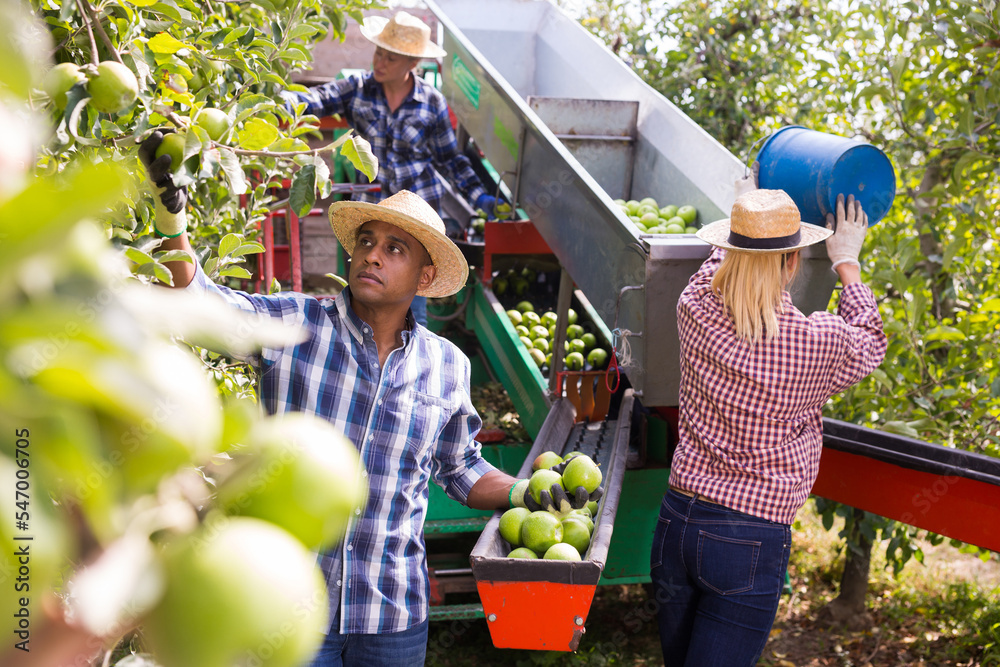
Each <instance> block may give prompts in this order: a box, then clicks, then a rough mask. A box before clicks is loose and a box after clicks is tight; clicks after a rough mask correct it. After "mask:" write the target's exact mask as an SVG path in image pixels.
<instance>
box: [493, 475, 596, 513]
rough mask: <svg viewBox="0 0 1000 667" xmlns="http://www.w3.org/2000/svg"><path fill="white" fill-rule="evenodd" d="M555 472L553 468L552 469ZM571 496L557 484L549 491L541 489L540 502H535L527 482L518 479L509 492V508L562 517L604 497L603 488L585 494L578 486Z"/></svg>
mask: <svg viewBox="0 0 1000 667" xmlns="http://www.w3.org/2000/svg"><path fill="white" fill-rule="evenodd" d="M553 470H555V467H553ZM572 494H573V495H572V496H569V495H567V494H566V490H565V489H563V487H562V486H561V485H559V484H553V485H552V488H551V489H542V490H541V492H540V493H539V494H538V497H539V500H540V501H541V502H536V501H535V499H534V498H533V497H532V495H531V494H530V493H528V480H526V479H519V480H518V481H517V483H516V484H514V486H513V487H511V490H510V498H509V500H510V506H511V507H525V508H527V509H529V510H531V511H532V512H538V511H540V510H545V511H546V512H551V513H552V514H555V515H558V516H563V515H565V514H568V513H570V512H572V511H573V510H578V509H582V508H584V507H586V506H587V503H589V502H590V501H591V500H594V501H597V500H600V499H601V497H602V496H603V495H604V486H603V485H602V486H599V487H597V488H596V489H594V492H593V493H587V489H585V488H584V487H582V486H578V487H577V488H576V489H573V491H572Z"/></svg>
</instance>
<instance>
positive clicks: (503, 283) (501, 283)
mask: <svg viewBox="0 0 1000 667" xmlns="http://www.w3.org/2000/svg"><path fill="white" fill-rule="evenodd" d="M508 285H509V281H508V280H507V279H506V278H503V277H500V278H494V279H493V293H494V294H496V295H497V296H503V295H504V294H505V293H506V292H507V287H508ZM507 312H508V313H509V312H510V311H509V310H508V311H507ZM518 312H519V313H520V311H518Z"/></svg>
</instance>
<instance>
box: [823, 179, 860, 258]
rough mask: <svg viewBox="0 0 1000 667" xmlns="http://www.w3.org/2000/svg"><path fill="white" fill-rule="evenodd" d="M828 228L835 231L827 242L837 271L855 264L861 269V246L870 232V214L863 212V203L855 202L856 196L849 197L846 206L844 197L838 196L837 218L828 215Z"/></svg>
mask: <svg viewBox="0 0 1000 667" xmlns="http://www.w3.org/2000/svg"><path fill="white" fill-rule="evenodd" d="M826 228H827V229H832V230H834V232H833V236H831V237H830V238H828V239H827V240H826V254H827V255H828V256H829V257H830V261H831V262H832V263H833V265H832V266H831V267H830V268H831V270H833V271H836V270H837V267H838V266H840V265H841V264H854V265H855V266H858V267H860V266H861V262H859V261H858V258H859V257H860V256H861V246H862V245H864V242H865V234H866V233H867V232H868V214H866V213H865V212H864V211H862V210H861V202H858V201H855V200H854V195H848V196H847V205H846V207H845V206H844V195H842V194H841V195H837V217H836V219H834V217H833V214H832V213H827V214H826Z"/></svg>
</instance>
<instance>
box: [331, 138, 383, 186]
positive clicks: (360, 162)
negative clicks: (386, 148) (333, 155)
mask: <svg viewBox="0 0 1000 667" xmlns="http://www.w3.org/2000/svg"><path fill="white" fill-rule="evenodd" d="M340 154H341V155H343V156H344V157H346V158H347V159H348V161H349V162H350V163H351V164H352V165H353V166H354V168H355V169H357V170H358V171H360V172H361V173H362V174H364V175H365V176H367V177H368V180H369V181H374V180H375V177H376V176H378V158H376V157H375V154H374V153H372V145H371V144H370V143H368V141H367V140H365V139H364V138H363V137H359V136H357V135H353V136H351V138H350V140H349V141H346V142H344V145H343V146H341V147H340Z"/></svg>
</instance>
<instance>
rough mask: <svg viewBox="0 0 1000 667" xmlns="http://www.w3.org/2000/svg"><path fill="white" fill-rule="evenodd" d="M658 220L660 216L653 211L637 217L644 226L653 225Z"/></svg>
mask: <svg viewBox="0 0 1000 667" xmlns="http://www.w3.org/2000/svg"><path fill="white" fill-rule="evenodd" d="M659 220H660V216H658V215H657V214H656V213H653V212H652V211H650V212H648V213H643V214H642V217H641V218H639V222H641V223H642V224H643V225H645V226H646V227H649V226H650V225H655V224H656V223H657V222H659Z"/></svg>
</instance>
